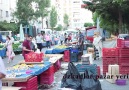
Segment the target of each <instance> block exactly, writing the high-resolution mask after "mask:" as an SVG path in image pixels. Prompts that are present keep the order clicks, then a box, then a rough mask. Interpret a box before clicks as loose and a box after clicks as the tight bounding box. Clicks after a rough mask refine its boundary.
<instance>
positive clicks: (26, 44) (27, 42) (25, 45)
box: [22, 35, 33, 59]
mask: <svg viewBox="0 0 129 90" xmlns="http://www.w3.org/2000/svg"><path fill="white" fill-rule="evenodd" d="M31 38H32V36H30V35H29V36H28V37H27V39H26V40H24V42H23V44H22V45H23V49H22V55H23V57H24V59H25V54H28V53H29V52H32V51H33V50H32V49H31V46H30V44H31V43H30V42H31Z"/></svg>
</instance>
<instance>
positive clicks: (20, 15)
mask: <svg viewBox="0 0 129 90" xmlns="http://www.w3.org/2000/svg"><path fill="white" fill-rule="evenodd" d="M32 2H33V0H18V2H17V8H16V12H14V15H15V16H16V18H17V19H18V20H19V23H20V24H21V23H22V24H23V25H28V24H29V21H30V20H32V19H33V15H34V10H33V8H32V5H31V3H32Z"/></svg>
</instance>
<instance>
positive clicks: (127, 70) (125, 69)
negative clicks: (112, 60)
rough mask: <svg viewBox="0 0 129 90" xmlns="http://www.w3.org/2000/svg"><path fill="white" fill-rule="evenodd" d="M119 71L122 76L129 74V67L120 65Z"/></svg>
mask: <svg viewBox="0 0 129 90" xmlns="http://www.w3.org/2000/svg"><path fill="white" fill-rule="evenodd" d="M119 71H120V74H129V66H125V65H120V67H119Z"/></svg>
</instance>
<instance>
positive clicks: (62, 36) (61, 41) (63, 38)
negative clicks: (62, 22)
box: [60, 34, 65, 45]
mask: <svg viewBox="0 0 129 90" xmlns="http://www.w3.org/2000/svg"><path fill="white" fill-rule="evenodd" d="M64 40H65V37H64V35H63V34H62V35H61V36H60V43H61V45H63V41H64Z"/></svg>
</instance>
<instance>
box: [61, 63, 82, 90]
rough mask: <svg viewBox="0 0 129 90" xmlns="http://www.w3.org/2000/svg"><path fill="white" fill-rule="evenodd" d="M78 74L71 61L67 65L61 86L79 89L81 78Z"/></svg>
mask: <svg viewBox="0 0 129 90" xmlns="http://www.w3.org/2000/svg"><path fill="white" fill-rule="evenodd" d="M80 77H81V76H80V74H79V72H78V71H77V69H76V67H75V66H74V64H73V63H72V62H70V63H69V65H68V71H67V72H66V74H65V75H64V76H63V79H62V84H61V88H71V89H75V90H82V89H81V78H80Z"/></svg>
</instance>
